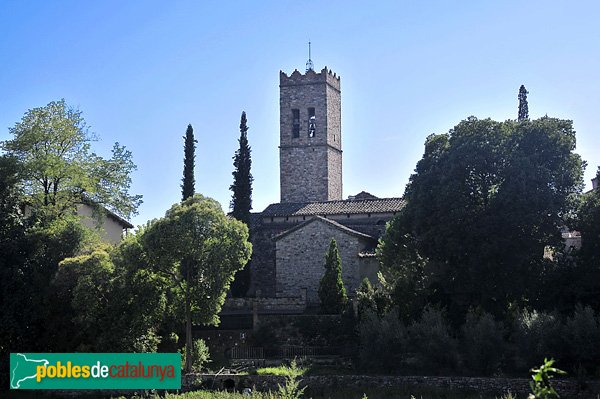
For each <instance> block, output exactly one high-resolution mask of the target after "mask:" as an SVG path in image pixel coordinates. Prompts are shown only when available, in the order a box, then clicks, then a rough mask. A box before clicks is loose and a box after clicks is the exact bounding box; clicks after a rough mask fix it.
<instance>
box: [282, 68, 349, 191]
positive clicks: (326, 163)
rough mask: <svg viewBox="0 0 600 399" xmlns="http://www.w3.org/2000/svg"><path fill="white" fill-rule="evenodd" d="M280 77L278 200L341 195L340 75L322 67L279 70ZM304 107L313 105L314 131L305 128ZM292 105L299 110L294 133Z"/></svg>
mask: <svg viewBox="0 0 600 399" xmlns="http://www.w3.org/2000/svg"><path fill="white" fill-rule="evenodd" d="M279 82H280V84H279V93H280V96H279V112H280V113H279V118H280V121H279V123H280V146H279V148H280V152H279V169H280V189H281V202H306V201H327V200H334V199H341V198H342V191H341V190H342V167H341V102H340V101H341V94H340V80H339V77H337V76H335V75H334V74H332V73H331V71H328V70H327V69H326V68H325V69H323V70H322V71H321V72H320V73H316V72H314V71H312V70H311V71H308V72H307V73H306V74H305V75H302V74H301V73H300V72H298V71H294V73H292V74H291V75H290V76H289V77H288V76H287V75H286V74H285V73H284V72H281V73H280V79H279ZM309 108H314V109H315V123H316V132H315V135H314V137H309V132H308V125H309V112H308V109H309ZM293 109H297V110H298V111H299V114H300V133H299V136H298V137H294V135H293V117H292V115H293V113H292V110H293ZM332 154H333V155H332ZM338 161H339V162H338Z"/></svg>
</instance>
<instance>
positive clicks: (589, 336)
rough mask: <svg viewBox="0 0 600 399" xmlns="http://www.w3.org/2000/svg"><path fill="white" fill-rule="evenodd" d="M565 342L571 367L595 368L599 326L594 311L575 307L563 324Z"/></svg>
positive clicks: (579, 306)
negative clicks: (564, 327) (564, 326)
mask: <svg viewBox="0 0 600 399" xmlns="http://www.w3.org/2000/svg"><path fill="white" fill-rule="evenodd" d="M565 325H566V329H565V340H566V344H567V347H568V352H567V353H568V354H569V355H570V356H571V359H569V360H570V361H571V362H572V364H573V366H583V367H584V368H585V369H587V370H592V369H593V368H594V367H597V364H598V361H599V360H600V359H599V358H600V348H599V346H598V343H599V342H600V325H599V320H598V317H597V316H596V315H595V313H594V310H593V309H592V308H591V307H589V306H586V307H585V308H584V307H582V306H581V305H577V306H576V308H575V312H574V313H573V316H572V317H569V318H567V321H566V323H565Z"/></svg>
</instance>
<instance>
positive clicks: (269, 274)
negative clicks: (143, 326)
mask: <svg viewBox="0 0 600 399" xmlns="http://www.w3.org/2000/svg"><path fill="white" fill-rule="evenodd" d="M279 88H280V99H279V104H280V115H279V117H280V146H279V156H280V189H281V201H280V202H279V203H275V204H271V205H269V206H268V207H267V208H266V209H264V210H263V211H262V212H260V213H255V214H253V215H252V223H251V226H250V227H251V237H252V243H253V256H252V260H251V262H250V270H251V273H252V278H251V285H250V289H249V291H248V296H250V297H255V298H263V299H264V300H269V304H270V305H272V306H270V309H271V311H273V306H275V305H273V304H276V303H282V304H289V303H292V302H290V301H291V300H294V299H301V300H303V301H305V302H306V305H307V306H308V307H311V306H315V307H316V306H318V304H319V298H318V294H317V293H318V287H319V283H320V281H321V278H322V277H323V274H324V272H325V253H326V251H327V248H328V246H329V243H330V241H331V239H335V240H336V241H337V243H338V248H339V251H340V256H341V258H342V278H343V281H344V284H345V285H346V290H347V292H348V295H349V296H350V297H353V296H354V295H355V293H356V289H357V288H358V286H359V285H360V283H361V282H362V280H363V279H364V278H365V277H366V278H369V279H370V280H372V281H373V282H374V281H375V280H376V276H377V271H378V263H377V259H376V258H375V248H376V246H377V241H378V239H379V237H381V235H382V234H383V233H384V231H385V226H386V223H387V222H388V221H389V220H390V219H391V218H392V217H394V215H395V214H396V213H397V212H399V211H400V210H401V209H402V207H403V206H404V202H403V200H402V198H377V197H375V196H374V195H371V194H369V193H367V192H361V193H359V194H357V195H354V196H351V197H348V199H346V200H344V199H342V195H343V192H342V187H343V186H342V129H341V89H340V77H339V76H337V74H335V73H333V72H332V71H331V70H329V69H328V68H327V67H325V68H323V69H322V70H321V72H319V73H317V72H315V71H314V70H312V69H308V70H307V71H306V73H305V74H302V73H300V72H298V71H297V70H296V71H294V72H293V73H292V74H290V75H289V76H288V75H287V74H286V73H285V72H280V74H279ZM277 301H279V302H277ZM259 305H260V304H259ZM286 306H288V307H289V305H286ZM275 307H276V306H275Z"/></svg>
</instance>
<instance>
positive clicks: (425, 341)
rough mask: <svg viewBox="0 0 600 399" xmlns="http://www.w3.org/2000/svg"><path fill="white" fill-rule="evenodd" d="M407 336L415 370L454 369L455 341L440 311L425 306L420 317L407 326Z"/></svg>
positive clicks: (436, 370) (439, 370)
mask: <svg viewBox="0 0 600 399" xmlns="http://www.w3.org/2000/svg"><path fill="white" fill-rule="evenodd" d="M408 337H409V343H410V348H411V350H412V351H413V355H414V359H413V361H414V366H415V367H416V368H417V370H419V371H426V372H427V373H432V372H433V373H436V372H437V373H443V372H449V371H451V370H453V369H455V367H456V365H457V362H458V355H457V342H456V339H455V338H453V337H452V335H451V334H450V327H449V325H448V323H447V322H446V319H445V318H444V315H443V313H442V311H440V310H438V309H434V308H430V307H427V308H425V310H424V311H423V314H422V315H421V319H420V320H418V321H416V322H414V323H413V324H412V325H411V326H410V327H409V328H408Z"/></svg>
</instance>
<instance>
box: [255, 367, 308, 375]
mask: <svg viewBox="0 0 600 399" xmlns="http://www.w3.org/2000/svg"><path fill="white" fill-rule="evenodd" d="M307 371H308V369H306V368H298V369H296V371H295V372H293V371H292V369H290V368H289V367H287V366H284V365H281V366H277V367H262V368H259V369H256V370H255V371H254V372H250V374H256V375H276V376H279V377H289V376H294V375H304V374H306V372H307Z"/></svg>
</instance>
